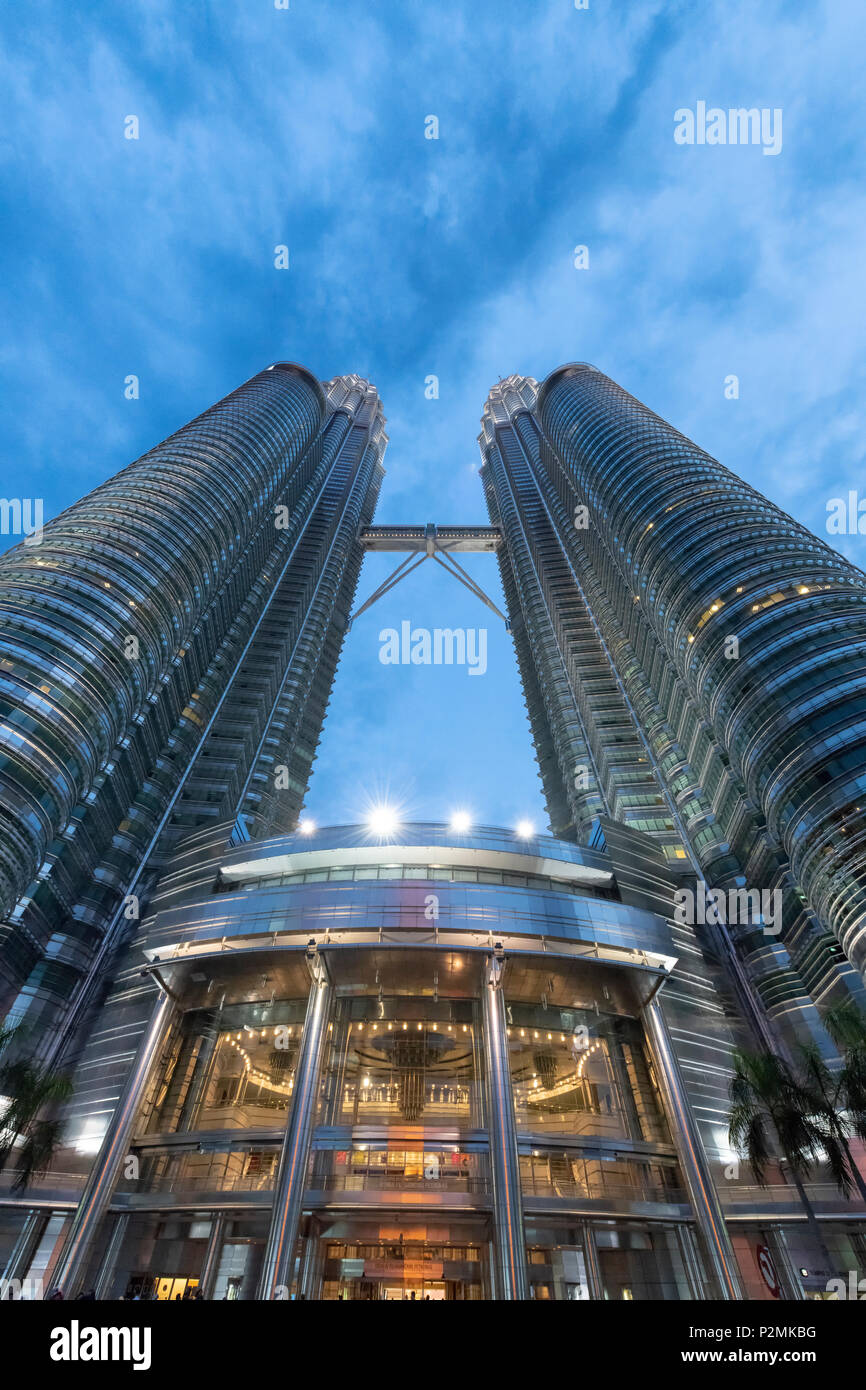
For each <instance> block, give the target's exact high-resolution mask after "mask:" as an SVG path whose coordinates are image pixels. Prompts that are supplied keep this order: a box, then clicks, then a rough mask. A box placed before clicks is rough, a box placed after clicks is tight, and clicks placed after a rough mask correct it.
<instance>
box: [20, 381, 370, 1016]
mask: <svg viewBox="0 0 866 1390" xmlns="http://www.w3.org/2000/svg"><path fill="white" fill-rule="evenodd" d="M385 442H386V441H385V434H384V420H383V416H382V411H381V406H380V404H379V400H378V396H377V394H376V391H375V388H373V387H371V386H370V385H369V384H368V383H367V382H364V381H362V380H360V379H359V378H357V377H347V378H338V379H336V380H335V381H333V382H328V383H324V385H323V384H320V383H319V382H318V381H317V380H316V379H315V378H314V377H313V376H312V375H311V374H310V373H309V372H307V371H306V370H305V369H304V368H301V367H298V366H295V365H294V364H292V363H276V364H274V366H272V367H269V368H267V369H266V370H264V371H262V372H260V373H259V374H258V375H257V376H255V377H253V378H252V379H251V380H250V381H248V382H246V383H245V384H244V385H243V386H241V387H239V388H238V389H237V390H236V391H233V392H232V393H231V394H230V395H229V396H227V397H225V399H223V400H221V401H219V402H218V403H217V404H216V405H214V406H213V407H211V408H210V409H209V410H207V411H205V413H204V414H203V415H200V416H199V417H198V418H197V419H195V420H193V421H191V422H190V423H189V424H188V425H185V426H184V427H183V428H182V429H180V430H179V431H178V432H177V433H176V434H174V435H172V436H171V437H170V438H168V439H167V440H165V441H164V442H163V443H162V444H159V445H157V447H156V448H154V449H152V450H150V451H149V452H148V453H147V454H145V455H144V456H143V457H142V458H140V459H137V460H136V461H135V462H134V463H132V464H130V465H129V467H128V468H126V469H124V470H123V471H122V472H120V473H118V474H117V475H116V476H115V477H113V478H111V479H110V480H109V481H108V482H106V483H104V484H102V485H101V486H100V487H97V488H96V489H94V491H93V492H91V493H89V494H88V495H87V496H86V497H84V498H83V499H82V500H81V501H80V502H77V503H76V504H75V505H74V506H72V507H70V508H68V509H67V510H66V511H65V512H63V513H62V514H61V515H60V516H58V517H57V518H56V519H55V520H53V521H52V522H50V523H48V524H47V525H46V527H45V528H44V535H43V537H42V540H41V543H40V544H38V545H33V544H28V545H24V544H21V545H18V546H16V547H15V548H14V549H13V550H11V551H9V552H8V553H7V554H5V555H4V556H3V557H2V558H0V624H2V635H0V911H2V913H3V917H4V921H3V923H2V925H0V933H2V936H0V1012H5V1011H6V1009H8V1008H9V1007H11V1006H14V1012H15V1015H16V1016H18V1017H26V1018H28V1021H30V1022H35V1021H36V1020H37V1019H38V1020H39V1023H40V1025H43V1026H44V1025H46V1024H49V1023H53V1022H54V1021H59V1020H60V1019H62V1016H63V1013H64V1011H65V1008H66V1006H67V1004H68V1002H69V1000H70V999H72V998H75V997H77V996H78V995H79V994H80V992H81V991H82V989H83V988H84V985H85V982H86V981H87V979H88V975H89V972H90V971H91V967H92V964H93V962H94V960H95V959H96V958H97V956H98V953H99V952H100V950H102V951H103V953H104V949H105V936H106V932H107V931H110V932H111V933H112V934H116V929H117V928H118V927H121V928H122V926H123V922H124V920H125V919H129V922H130V923H131V922H132V921H134V917H135V914H137V913H138V912H139V911H140V908H141V905H142V899H143V898H146V895H147V891H148V889H149V886H150V885H151V884H152V882H153V879H154V876H155V873H156V870H157V868H158V864H159V861H160V858H161V857H162V856H163V855H164V852H165V849H166V847H167V846H169V845H170V844H172V843H174V842H175V841H176V840H177V838H178V836H179V835H182V834H185V833H188V832H189V831H190V830H194V829H196V828H199V827H202V826H207V825H209V824H211V823H212V822H216V821H221V822H226V821H228V822H232V821H234V820H235V819H236V818H237V817H238V816H242V817H243V823H244V824H245V826H246V829H247V831H248V833H250V834H252V835H256V834H258V833H260V832H261V830H262V828H265V829H271V828H273V827H276V828H283V829H287V828H290V827H291V826H292V825H293V824H294V822H295V821H296V819H297V814H298V811H299V809H300V806H301V804H302V800H303V795H304V791H305V787H306V781H307V778H308V775H309V770H310V766H311V763H312V760H313V757H314V753H315V747H316V743H317V741H318V737H319V733H320V729H321V723H322V719H323V718H324V713H325V707H326V704H327V701H328V697H329V692H330V688H331V683H332V681H333V676H334V672H335V669H336V665H337V660H338V657H339V649H340V643H341V639H342V632H343V628H344V625H345V621H346V618H347V616H348V610H349V607H350V604H351V600H352V595H353V593H354V588H355V584H356V582H357V576H358V571H359V568H360V563H361V558H362V553H363V552H362V549H361V547H360V545H359V544H358V543H357V540H356V535H357V530H358V527H359V525H361V524H365V523H367V522H369V521H370V520H371V518H372V514H373V510H374V507H375V503H376V498H377V495H378V489H379V485H380V482H381V477H382V473H383V470H382V466H381V459H382V454H383V452H384V447H385ZM130 896H134V897H135V899H136V901H134V902H132V903H129V902H127V901H126V900H127V899H128V898H129V897H130Z"/></svg>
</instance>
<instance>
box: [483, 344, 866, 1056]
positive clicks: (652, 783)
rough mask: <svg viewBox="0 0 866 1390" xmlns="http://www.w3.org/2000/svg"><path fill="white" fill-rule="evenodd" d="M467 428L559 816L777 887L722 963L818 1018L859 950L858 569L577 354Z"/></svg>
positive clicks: (795, 1027) (863, 592) (780, 1003)
mask: <svg viewBox="0 0 866 1390" xmlns="http://www.w3.org/2000/svg"><path fill="white" fill-rule="evenodd" d="M479 442H480V445H481V451H482V456H483V460H484V464H483V468H482V479H483V482H484V487H485V491H486V496H487V502H488V509H489V511H490V515H491V519H492V520H494V521H495V522H496V523H497V524H499V525H500V526H501V527H502V529H503V534H504V540H505V543H504V545H503V547H502V548H501V550H500V564H501V568H502V576H503V582H504V585H505V590H506V597H507V601H508V606H509V612H510V616H511V622H512V629H513V632H514V640H515V645H516V648H517V654H518V661H519V664H520V669H521V674H522V678H523V684H524V691H525V695H526V700H527V706H528V710H529V717H530V721H531V724H532V728H533V733H534V737H535V742H536V747H537V750H538V757H539V764H540V770H541V775H542V780H543V784H544V789H545V795H546V798H547V802H548V806H549V809H550V814H551V821H552V824H553V827H554V831H555V833H556V834H558V835H564V836H566V837H574V838H577V839H578V840H582V839H585V838H586V836H587V835H588V834H589V833H590V826H591V824H592V822H593V820H594V818H595V817H596V816H598V815H599V814H602V815H609V816H611V817H613V818H614V819H616V820H619V821H621V822H622V823H623V824H626V825H628V826H631V827H632V828H634V829H638V830H642V831H644V832H646V833H648V834H650V835H652V836H653V838H654V839H656V840H657V841H659V842H660V844H661V846H662V848H663V851H664V854H665V856H666V859H667V861H668V863H669V864H670V866H671V868H672V869H674V870H676V869H677V868H681V869H682V870H683V871H684V873H686V872H689V871H691V872H693V873H694V874H698V875H700V876H701V877H703V879H704V880H705V881H706V882H707V883H708V884H709V885H711V886H713V887H718V888H722V889H723V890H726V891H728V890H731V889H737V888H742V887H748V888H749V889H765V890H775V889H778V890H779V891H780V892H781V894H782V897H783V904H784V906H783V918H782V922H783V924H782V930H781V932H780V933H779V934H775V935H774V934H771V933H767V932H765V931H764V930H763V925H762V924H761V923H759V922H758V923H754V924H752V923H749V922H746V923H740V924H739V925H738V926H737V927H736V928H735V929H732V932H733V934H734V935H735V938H736V940H735V945H736V950H737V956H738V960H740V961H742V962H743V963H744V964H745V967H746V969H747V972H748V975H749V977H750V980H751V982H752V985H753V987H754V988H755V990H756V991H757V993H758V995H759V996H760V999H761V1003H762V1005H763V1007H764V1009H765V1010H766V1011H767V1013H768V1014H769V1015H770V1016H772V1017H774V1018H775V1019H776V1020H777V1021H778V1022H780V1023H782V1024H784V1026H785V1027H786V1028H790V1029H791V1031H792V1033H793V1032H798V1031H799V1032H800V1033H802V1031H803V1028H804V1026H805V1027H806V1029H807V1030H813V1031H815V1030H817V1009H816V1005H817V1006H820V1005H825V1004H827V1003H829V1002H830V1001H831V1000H833V999H836V998H839V997H843V996H844V995H845V994H846V993H847V992H849V991H853V992H855V993H857V994H859V995H860V997H861V998H862V983H861V980H860V978H859V975H858V972H862V969H863V966H864V962H866V934H864V924H866V899H864V877H866V818H864V815H863V814H862V809H863V804H864V803H863V802H862V797H863V795H864V792H866V772H864V768H866V746H864V740H866V723H864V714H866V703H864V678H866V666H864V643H866V576H864V575H863V574H862V572H861V571H859V570H858V569H856V567H855V566H853V565H851V564H849V563H848V562H847V561H846V560H844V559H843V558H842V557H841V556H840V555H838V554H837V553H836V552H834V551H833V550H831V549H830V547H829V546H827V545H826V544H824V543H823V542H822V541H820V540H818V539H817V538H816V537H815V536H813V535H811V534H810V533H809V532H808V531H807V530H806V529H805V528H804V527H802V526H800V525H798V524H797V523H796V522H794V521H793V520H792V519H791V518H790V517H788V516H786V515H785V514H784V513H783V512H782V511H780V510H779V508H777V507H774V506H773V505H772V504H771V503H770V502H768V501H767V500H766V498H764V497H762V496H761V495H760V494H759V493H758V492H756V491H755V490H754V489H753V488H751V487H749V486H747V485H746V484H745V483H743V482H741V481H740V479H738V478H736V477H735V476H734V475H733V474H732V473H730V472H729V471H728V470H727V469H725V468H724V467H723V466H722V465H721V464H719V463H718V462H716V460H714V459H713V458H711V457H710V456H709V455H707V454H705V453H704V452H703V451H702V450H700V449H699V448H697V446H696V445H694V444H692V443H691V442H690V441H689V440H688V439H686V438H685V437H684V436H683V435H681V434H680V433H679V432H678V431H677V430H675V429H673V428H672V427H671V426H670V425H668V424H666V423H665V421H664V420H662V419H660V418H659V417H658V416H657V415H655V414H653V412H652V411H650V410H648V409H647V408H646V407H645V406H643V405H641V403H640V402H639V401H637V400H635V399H634V398H633V397H632V396H630V395H628V393H627V392H625V391H623V390H622V389H621V388H620V387H619V386H617V385H616V384H615V383H614V382H613V381H611V380H610V379H609V378H608V377H606V376H604V375H603V374H602V373H601V372H599V371H598V370H597V369H596V368H594V367H591V366H588V365H586V364H572V365H570V366H567V367H563V368H561V369H560V370H558V371H556V372H554V373H553V374H552V375H551V376H550V377H548V379H547V380H546V381H545V382H544V383H543V385H542V386H540V387H539V386H538V384H537V383H536V382H535V381H533V380H532V379H531V378H522V377H509V378H507V379H505V380H504V381H502V382H500V383H499V384H498V385H497V386H496V387H494V388H493V390H492V391H491V393H490V396H489V398H488V401H487V404H486V406H485V410H484V415H483V418H482V432H481V435H480V441H479ZM731 639H734V640H733V641H732V640H731ZM843 952H844V954H843Z"/></svg>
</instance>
